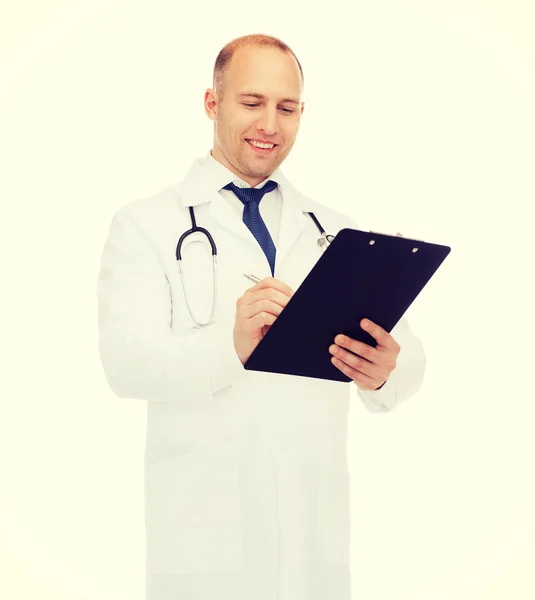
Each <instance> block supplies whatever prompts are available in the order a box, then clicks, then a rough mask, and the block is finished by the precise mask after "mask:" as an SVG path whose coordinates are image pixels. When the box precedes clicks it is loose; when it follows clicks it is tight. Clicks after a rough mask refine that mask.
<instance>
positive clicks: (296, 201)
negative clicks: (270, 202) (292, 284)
mask: <svg viewBox="0 0 535 600" xmlns="http://www.w3.org/2000/svg"><path fill="white" fill-rule="evenodd" d="M280 186H281V191H282V211H281V223H280V233H279V243H278V244H277V254H276V258H275V269H276V272H278V271H280V269H281V267H282V265H283V263H284V261H285V259H286V258H287V256H288V254H289V253H290V251H291V249H292V247H293V246H294V244H295V243H296V242H297V240H298V239H299V237H300V236H301V233H302V232H303V230H304V228H305V227H306V225H307V219H310V217H309V216H308V215H307V214H306V213H305V212H304V211H307V209H308V210H311V211H312V210H313V209H312V208H311V207H307V199H306V198H305V197H304V196H303V195H302V194H301V193H300V192H299V191H298V190H297V189H296V188H295V187H294V186H293V185H291V184H290V182H289V181H288V180H286V179H285V180H284V181H283V182H281V184H280Z"/></svg>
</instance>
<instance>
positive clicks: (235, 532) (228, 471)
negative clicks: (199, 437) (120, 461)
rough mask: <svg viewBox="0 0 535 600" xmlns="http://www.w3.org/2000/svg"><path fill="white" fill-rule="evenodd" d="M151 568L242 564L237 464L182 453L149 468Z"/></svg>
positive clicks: (165, 570)
mask: <svg viewBox="0 0 535 600" xmlns="http://www.w3.org/2000/svg"><path fill="white" fill-rule="evenodd" d="M146 469H147V471H146V496H145V502H146V534H147V565H148V571H149V573H152V574H198V573H214V572H224V571H232V570H234V569H237V568H239V567H240V565H241V564H242V560H243V546H242V535H243V533H242V516H241V495H240V485H239V463H238V460H237V459H236V458H233V457H232V456H228V455H224V454H220V455H216V454H210V453H204V454H200V453H192V454H180V455H175V456H173V457H169V458H166V459H163V460H161V461H157V462H154V463H148V464H147V465H146Z"/></svg>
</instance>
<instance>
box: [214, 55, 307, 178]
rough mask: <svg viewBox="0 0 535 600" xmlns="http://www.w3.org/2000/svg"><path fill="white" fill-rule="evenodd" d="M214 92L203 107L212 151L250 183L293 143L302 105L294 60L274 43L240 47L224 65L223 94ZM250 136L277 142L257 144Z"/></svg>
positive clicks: (266, 173) (279, 159)
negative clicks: (211, 126) (209, 125)
mask: <svg viewBox="0 0 535 600" xmlns="http://www.w3.org/2000/svg"><path fill="white" fill-rule="evenodd" d="M250 94H256V95H257V96H253V95H250ZM258 95H259V96H261V97H258ZM215 97H216V94H215V92H213V91H212V90H207V92H206V94H205V110H206V113H207V114H208V116H209V117H210V118H211V119H212V120H213V121H214V122H215V131H214V147H213V150H212V156H213V157H214V158H215V159H216V160H218V161H219V162H220V163H222V164H223V165H225V166H226V167H227V168H229V169H230V170H231V171H232V172H233V173H235V174H236V175H238V176H239V177H240V178H241V179H243V180H244V181H246V182H247V183H249V185H251V186H252V187H254V186H256V185H258V184H259V183H261V182H262V181H264V179H267V178H268V177H269V176H270V175H271V173H273V171H275V169H277V167H278V166H279V165H280V164H281V163H282V162H283V161H284V159H285V158H286V157H287V156H288V154H289V152H290V150H291V149H292V147H293V145H294V142H295V139H296V136H297V132H298V130H299V124H300V121H301V114H302V112H303V109H304V103H302V102H301V78H300V72H299V67H298V65H297V62H296V61H295V59H294V57H293V56H292V55H291V54H286V53H284V52H282V51H281V50H278V49H276V48H257V47H254V46H253V47H247V48H241V49H240V50H237V51H236V53H235V54H234V56H233V58H232V61H231V64H230V67H229V69H228V70H227V74H226V85H225V94H224V98H223V100H222V101H221V102H219V103H216V102H215ZM292 100H294V101H295V102H292ZM250 140H255V141H262V142H268V143H273V144H275V146H274V147H273V149H271V150H263V149H258V148H254V147H253V146H252V145H251V143H250Z"/></svg>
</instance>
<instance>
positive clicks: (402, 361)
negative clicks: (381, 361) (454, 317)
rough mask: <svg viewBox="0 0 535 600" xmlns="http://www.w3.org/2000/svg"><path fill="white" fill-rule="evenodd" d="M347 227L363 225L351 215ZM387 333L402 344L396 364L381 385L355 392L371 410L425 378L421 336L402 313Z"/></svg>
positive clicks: (404, 396)
mask: <svg viewBox="0 0 535 600" xmlns="http://www.w3.org/2000/svg"><path fill="white" fill-rule="evenodd" d="M348 227H350V228H352V229H362V228H361V227H359V226H357V223H356V222H355V221H354V220H353V219H351V218H350V219H349V225H348ZM390 335H392V337H393V338H394V339H395V340H396V342H397V343H398V344H399V346H400V348H401V349H400V352H399V355H398V359H397V362H396V368H395V369H394V370H393V371H392V373H391V374H390V377H389V378H388V380H387V381H386V383H385V384H384V385H383V387H381V388H380V389H378V390H361V389H360V388H358V392H357V394H358V396H359V398H360V399H361V401H362V403H363V404H364V406H365V407H366V409H367V410H368V411H369V412H371V413H381V412H388V411H391V410H392V409H394V408H396V407H398V406H399V405H400V404H401V403H402V402H404V401H405V400H408V399H409V398H410V397H411V396H413V395H414V394H415V393H416V392H417V391H418V390H419V389H420V387H421V385H422V383H423V380H424V375H425V365H426V356H425V351H424V348H423V345H422V343H421V341H420V339H419V338H418V337H417V336H416V335H415V334H414V332H413V331H412V330H411V328H410V325H409V322H408V321H407V319H406V318H405V317H402V318H401V319H400V320H399V321H398V323H397V324H396V325H395V327H394V328H393V329H392V331H391V332H390Z"/></svg>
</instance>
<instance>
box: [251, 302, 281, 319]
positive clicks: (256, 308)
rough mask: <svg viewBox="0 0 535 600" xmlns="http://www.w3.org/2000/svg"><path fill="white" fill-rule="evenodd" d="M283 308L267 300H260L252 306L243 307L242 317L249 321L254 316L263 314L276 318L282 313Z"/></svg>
mask: <svg viewBox="0 0 535 600" xmlns="http://www.w3.org/2000/svg"><path fill="white" fill-rule="evenodd" d="M283 308H284V307H283V306H281V305H280V304H278V303H277V302H274V301H273V300H269V299H268V298H264V299H262V300H258V301H257V302H254V303H253V304H248V305H246V306H245V307H244V310H243V313H242V316H243V318H245V319H251V318H252V317H254V316H255V315H258V314H259V313H264V312H265V313H267V314H270V315H273V316H275V317H278V316H279V315H280V314H281V312H282V311H283Z"/></svg>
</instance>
